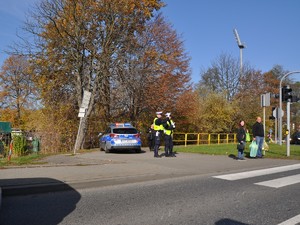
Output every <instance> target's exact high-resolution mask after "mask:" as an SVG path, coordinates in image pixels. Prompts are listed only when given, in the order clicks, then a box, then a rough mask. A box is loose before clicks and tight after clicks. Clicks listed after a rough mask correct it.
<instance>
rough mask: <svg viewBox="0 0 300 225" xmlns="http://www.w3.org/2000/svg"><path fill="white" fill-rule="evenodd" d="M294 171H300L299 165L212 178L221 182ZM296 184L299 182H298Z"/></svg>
mask: <svg viewBox="0 0 300 225" xmlns="http://www.w3.org/2000/svg"><path fill="white" fill-rule="evenodd" d="M296 169H300V163H299V164H293V165H288V166H280V167H274V168H268V169H261V170H252V171H246V172H241V173H232V174H225V175H218V176H213V177H214V178H219V179H223V180H241V179H246V178H251V177H258V176H263V175H269V174H274V173H280V172H286V171H290V170H296ZM298 182H300V181H299V180H298ZM298 182H297V183H298Z"/></svg>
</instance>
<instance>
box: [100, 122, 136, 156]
mask: <svg viewBox="0 0 300 225" xmlns="http://www.w3.org/2000/svg"><path fill="white" fill-rule="evenodd" d="M99 144H100V150H104V151H105V152H106V153H109V152H111V151H112V150H135V151H136V152H137V153H139V152H141V147H142V141H141V138H140V133H139V131H138V130H137V129H136V128H135V127H133V126H132V125H131V124H130V123H113V124H111V125H110V126H109V127H108V128H107V129H106V131H105V132H103V133H100V134H99Z"/></svg>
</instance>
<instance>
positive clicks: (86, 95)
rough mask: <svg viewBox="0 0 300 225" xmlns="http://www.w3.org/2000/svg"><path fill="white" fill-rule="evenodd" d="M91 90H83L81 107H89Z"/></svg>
mask: <svg viewBox="0 0 300 225" xmlns="http://www.w3.org/2000/svg"><path fill="white" fill-rule="evenodd" d="M91 94H92V93H91V92H89V91H84V92H83V98H82V103H81V108H85V109H87V108H88V107H89V103H90V99H91Z"/></svg>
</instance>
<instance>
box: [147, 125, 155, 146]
mask: <svg viewBox="0 0 300 225" xmlns="http://www.w3.org/2000/svg"><path fill="white" fill-rule="evenodd" d="M153 128H154V125H153V124H151V126H150V127H149V129H148V146H149V150H150V151H153V150H154V145H155V131H154V129H153Z"/></svg>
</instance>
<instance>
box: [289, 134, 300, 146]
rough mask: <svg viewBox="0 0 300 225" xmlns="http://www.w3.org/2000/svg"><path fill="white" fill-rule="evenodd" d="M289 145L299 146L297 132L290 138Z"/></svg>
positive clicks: (299, 138)
mask: <svg viewBox="0 0 300 225" xmlns="http://www.w3.org/2000/svg"><path fill="white" fill-rule="evenodd" d="M290 143H291V144H295V145H300V131H297V132H295V133H293V134H292V136H291V142H290Z"/></svg>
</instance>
